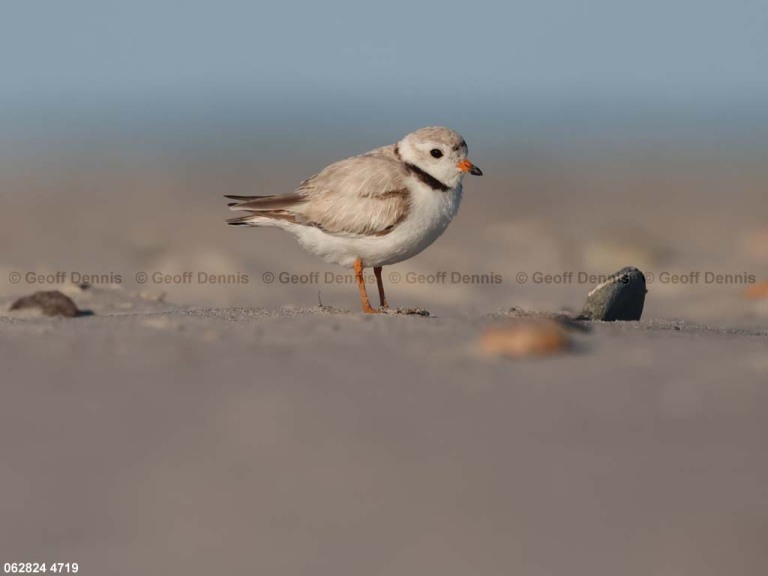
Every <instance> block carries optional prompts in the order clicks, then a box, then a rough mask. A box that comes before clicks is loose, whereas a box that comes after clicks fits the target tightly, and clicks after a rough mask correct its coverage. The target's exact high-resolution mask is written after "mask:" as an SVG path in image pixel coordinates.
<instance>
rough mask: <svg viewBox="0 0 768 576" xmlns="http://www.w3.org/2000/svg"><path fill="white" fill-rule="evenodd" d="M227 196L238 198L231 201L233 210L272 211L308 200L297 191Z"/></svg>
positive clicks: (289, 207) (288, 207)
mask: <svg viewBox="0 0 768 576" xmlns="http://www.w3.org/2000/svg"><path fill="white" fill-rule="evenodd" d="M225 198H229V199H230V200H236V202H230V203H229V204H228V206H229V207H230V208H231V209H232V210H251V211H253V212H257V211H259V212H260V211H266V212H272V211H274V210H289V209H291V208H292V207H294V206H296V205H297V204H301V203H303V202H306V198H305V197H304V196H303V195H301V194H297V193H295V192H294V193H292V194H280V195H273V196H232V195H227V196H225Z"/></svg>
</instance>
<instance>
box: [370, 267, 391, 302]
mask: <svg viewBox="0 0 768 576" xmlns="http://www.w3.org/2000/svg"><path fill="white" fill-rule="evenodd" d="M373 273H374V274H376V286H377V287H378V288H379V304H381V307H382V308H389V304H387V297H386V296H385V295H384V282H382V281H381V266H374V267H373Z"/></svg>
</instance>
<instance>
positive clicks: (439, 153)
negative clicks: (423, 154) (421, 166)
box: [429, 148, 443, 158]
mask: <svg viewBox="0 0 768 576" xmlns="http://www.w3.org/2000/svg"><path fill="white" fill-rule="evenodd" d="M429 153H430V154H432V158H442V157H443V151H442V150H440V149H438V148H432V150H430V151H429Z"/></svg>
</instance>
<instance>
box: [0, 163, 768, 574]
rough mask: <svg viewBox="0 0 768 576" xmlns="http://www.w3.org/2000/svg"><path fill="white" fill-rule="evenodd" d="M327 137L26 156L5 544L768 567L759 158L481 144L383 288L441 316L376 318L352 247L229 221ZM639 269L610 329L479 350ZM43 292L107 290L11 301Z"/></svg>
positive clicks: (635, 568)
mask: <svg viewBox="0 0 768 576" xmlns="http://www.w3.org/2000/svg"><path fill="white" fill-rule="evenodd" d="M332 154H333V151H329V152H328V156H329V157H328V158H315V159H311V160H310V159H307V160H303V161H301V162H300V163H299V164H297V165H296V166H290V167H285V169H280V170H276V169H274V165H269V167H270V169H267V168H266V165H264V164H259V163H253V164H250V165H248V166H236V167H235V166H232V165H227V164H223V165H220V164H215V163H208V164H205V163H196V164H191V163H176V164H167V165H166V164H161V163H152V162H147V163H144V164H142V163H138V164H130V163H124V164H121V163H119V162H112V163H110V162H109V161H106V162H105V161H101V162H97V163H95V164H89V163H88V162H87V161H85V162H81V161H79V160H78V161H77V162H63V163H60V164H56V163H52V164H48V165H45V164H44V165H43V166H42V168H41V167H40V166H37V167H33V166H32V165H28V166H26V165H23V164H21V165H17V166H16V167H15V168H14V169H12V170H5V171H4V172H3V182H2V189H3V196H4V198H3V202H4V210H3V212H2V214H0V236H2V241H3V242H4V245H6V246H10V245H12V246H13V247H14V248H13V250H11V251H10V252H8V253H7V254H6V255H5V257H4V260H3V263H2V271H1V272H2V276H0V305H2V310H3V312H2V313H0V343H1V345H0V363H1V364H2V366H3V377H2V380H3V390H4V402H3V403H2V409H1V410H2V418H0V437H2V441H0V444H1V446H2V452H3V454H4V458H3V462H2V477H3V480H4V490H3V491H2V492H0V509H2V510H3V519H4V521H3V522H2V524H1V525H0V557H2V559H3V561H22V560H24V561H28V560H34V561H46V562H52V561H54V560H55V561H57V562H58V561H60V562H78V563H79V564H80V566H81V573H83V574H126V575H128V574H171V573H173V574H201V575H202V574H211V573H216V572H221V571H226V572H229V571H233V570H235V569H237V570H239V571H241V572H245V573H257V574H292V575H294V574H312V575H313V576H317V575H321V574H327V575H334V576H336V575H339V574H368V573H374V574H382V575H385V574H386V575H389V574H392V575H396V574H397V575H401V574H417V573H418V574H441V575H453V574H456V575H459V574H461V575H463V574H468V573H473V574H510V573H516V574H526V575H545V574H546V575H549V574H565V573H567V574H572V575H584V576H594V575H596V574H623V575H638V576H640V575H643V576H646V575H649V574H654V575H664V576H667V575H670V576H671V575H673V574H674V575H677V574H695V575H696V576H707V575H712V576H716V575H717V576H719V575H721V574H724V573H729V574H749V575H752V574H754V575H757V574H762V573H764V572H765V570H766V569H768V557H767V556H766V554H765V550H764V548H765V546H764V542H765V538H766V536H767V535H768V532H766V526H768V524H766V518H768V495H767V494H766V491H765V486H766V485H768V463H767V462H766V459H765V457H764V446H763V444H764V442H763V438H764V437H765V435H766V433H767V432H768V424H767V423H766V422H767V420H766V418H765V414H766V411H768V394H767V393H766V388H765V384H766V382H768V356H766V345H767V344H768V306H766V303H767V301H766V300H765V299H764V298H755V297H753V298H748V297H747V294H748V293H749V290H750V289H753V288H754V285H755V284H757V283H759V282H760V281H762V280H764V279H765V276H766V273H765V270H766V264H768V260H767V259H766V258H768V256H766V255H768V229H767V228H765V225H764V214H762V213H761V212H760V210H761V208H762V201H763V197H764V190H765V186H766V183H768V173H766V171H765V167H764V165H761V164H758V163H749V162H743V163H741V164H738V165H737V164H736V163H733V162H726V161H724V160H722V161H720V162H712V161H709V160H707V159H698V160H696V159H693V160H692V159H681V160H675V161H671V160H660V159H659V158H656V157H650V158H645V159H643V156H642V155H640V156H638V155H634V156H631V157H630V156H625V157H623V159H622V158H616V159H611V160H610V161H608V160H603V161H590V162H586V161H584V160H579V161H577V160H572V159H568V160H564V159H558V158H556V157H553V158H550V159H549V160H548V161H542V160H538V161H532V160H530V159H526V160H525V161H523V160H514V159H509V160H507V161H503V160H501V159H499V160H496V161H495V162H490V163H488V162H486V163H485V164H483V169H484V170H485V171H486V174H487V176H486V177H484V178H483V179H477V180H473V181H472V182H469V183H468V185H467V190H466V193H465V203H464V206H463V207H462V210H461V212H460V214H459V217H458V218H457V219H456V221H455V222H454V223H453V224H452V225H451V227H450V228H449V230H448V232H447V233H446V234H445V235H444V237H442V238H441V239H440V240H439V241H438V242H437V243H436V244H435V245H434V246H433V247H432V248H430V249H429V250H427V251H426V252H424V253H423V254H422V255H420V256H419V257H417V258H414V259H413V260H410V261H408V262H405V263H403V264H401V265H398V266H395V267H391V268H385V278H386V281H387V282H388V283H387V287H388V294H389V296H390V300H391V302H392V303H393V304H394V305H395V306H420V307H424V308H426V309H428V310H429V311H430V312H431V313H432V316H431V317H428V318H423V317H413V316H392V315H384V316H375V317H371V316H364V315H362V314H360V313H359V312H358V305H359V303H358V300H357V294H356V288H355V286H354V285H353V284H351V283H350V282H349V278H348V275H349V274H348V272H347V271H344V270H342V269H339V268H334V267H332V266H326V265H324V264H322V263H321V262H319V261H315V260H313V259H312V258H311V257H310V256H308V255H306V254H304V253H303V252H302V251H301V250H300V248H299V247H298V246H296V245H295V243H294V241H293V240H292V239H291V238H290V237H288V236H287V235H285V234H282V233H280V232H278V231H274V230H232V229H228V228H227V227H226V226H224V225H223V220H224V218H226V217H227V216H228V214H227V211H226V209H225V206H224V202H223V200H222V198H221V195H222V194H225V193H235V192H237V193H253V192H255V191H258V190H272V191H284V190H288V189H290V187H291V186H293V185H294V184H295V182H296V181H297V180H299V179H300V178H302V177H304V176H306V175H308V174H309V173H311V172H312V171H313V170H315V169H317V168H319V167H322V165H323V164H324V163H326V162H327V161H328V160H330V159H332ZM498 155H499V154H497V156H498ZM475 157H476V161H477V162H478V163H480V162H481V160H480V158H482V155H479V156H478V155H475ZM638 158H639V159H638ZM726 191H727V193H726ZM626 265H634V266H637V267H638V268H640V269H642V270H643V271H644V272H645V273H646V276H647V277H648V294H647V298H646V304H645V311H644V314H643V320H642V321H641V322H617V323H600V322H596V323H595V322H593V323H587V326H588V328H589V330H588V331H580V332H578V333H574V335H573V340H574V347H573V349H571V350H570V351H567V352H564V353H561V354H555V355H553V356H549V357H543V358H531V359H522V360H508V359H503V358H487V357H483V356H481V355H478V353H477V344H478V339H479V337H480V334H481V333H482V331H483V330H484V329H485V327H487V326H489V325H494V324H495V323H498V322H502V321H503V320H504V317H505V316H508V315H509V310H510V309H511V308H513V307H515V308H517V309H524V310H531V311H549V312H554V311H558V310H569V311H571V312H578V311H579V310H580V308H581V306H582V304H583V302H584V299H585V297H586V294H587V292H588V291H589V290H590V289H591V288H592V287H593V286H594V283H595V280H599V279H600V276H601V275H607V274H610V273H612V272H615V271H616V270H618V269H619V268H621V267H623V266H626ZM393 273H396V275H395V276H393V275H392V274H393ZM142 274H143V276H142ZM708 275H709V276H708ZM86 276H87V278H85V279H86V280H89V281H90V282H91V284H92V286H90V287H88V288H86V289H83V288H80V287H78V286H76V285H74V284H72V283H71V282H72V281H73V280H74V281H79V282H82V281H83V279H84V277H86ZM710 276H711V278H712V281H711V282H710V281H708V278H710ZM212 278H213V279H214V280H215V281H212V280H211V279H212ZM6 279H7V280H6ZM142 280H143V281H142ZM37 290H61V291H63V292H64V293H66V294H67V295H69V296H70V297H71V298H72V299H73V300H74V301H75V302H76V304H77V305H78V307H79V308H80V309H82V310H88V311H90V312H91V313H92V315H89V316H85V317H81V318H74V319H61V318H43V317H40V316H39V315H36V314H34V313H33V312H29V311H26V312H8V311H7V310H8V308H9V306H10V305H11V303H12V302H13V301H14V300H15V299H16V298H18V297H20V296H24V295H27V294H30V293H32V292H35V291H37ZM320 304H322V307H321V306H320Z"/></svg>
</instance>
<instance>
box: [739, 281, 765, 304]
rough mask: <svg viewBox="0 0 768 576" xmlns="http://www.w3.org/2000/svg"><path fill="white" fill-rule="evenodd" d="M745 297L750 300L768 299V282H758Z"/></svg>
mask: <svg viewBox="0 0 768 576" xmlns="http://www.w3.org/2000/svg"><path fill="white" fill-rule="evenodd" d="M745 296H746V297H747V298H749V299H750V300H761V299H763V298H768V280H765V281H763V282H758V283H757V284H753V285H752V286H750V287H749V288H747V291H746V293H745Z"/></svg>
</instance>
